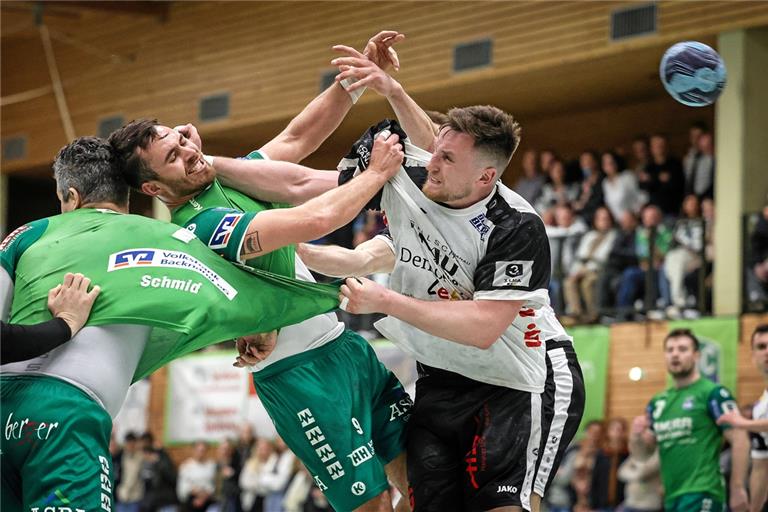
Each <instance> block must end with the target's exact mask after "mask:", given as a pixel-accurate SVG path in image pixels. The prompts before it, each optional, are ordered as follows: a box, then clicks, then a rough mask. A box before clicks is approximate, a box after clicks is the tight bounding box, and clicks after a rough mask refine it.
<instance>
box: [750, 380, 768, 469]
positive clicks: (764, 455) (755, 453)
mask: <svg viewBox="0 0 768 512" xmlns="http://www.w3.org/2000/svg"><path fill="white" fill-rule="evenodd" d="M752 419H755V420H768V389H766V390H765V391H763V396H761V397H760V400H758V401H757V403H756V404H755V405H754V407H753V408H752ZM749 435H750V438H751V440H752V458H753V459H768V432H750V434H749Z"/></svg>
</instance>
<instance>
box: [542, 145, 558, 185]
mask: <svg viewBox="0 0 768 512" xmlns="http://www.w3.org/2000/svg"><path fill="white" fill-rule="evenodd" d="M555 160H559V158H558V157H557V153H555V150H554V149H542V150H541V152H540V153H539V170H540V171H541V173H542V174H543V175H544V181H547V180H549V173H550V171H551V170H552V163H553V162H554V161H555Z"/></svg>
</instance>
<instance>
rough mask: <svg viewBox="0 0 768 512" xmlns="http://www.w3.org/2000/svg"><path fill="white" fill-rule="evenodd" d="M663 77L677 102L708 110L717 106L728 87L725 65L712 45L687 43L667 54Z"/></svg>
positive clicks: (667, 88)
mask: <svg viewBox="0 0 768 512" xmlns="http://www.w3.org/2000/svg"><path fill="white" fill-rule="evenodd" d="M659 76H661V83H663V84H664V88H665V89H666V90H667V92H668V93H669V94H671V95H672V97H673V98H675V99H676V100H677V101H679V102H680V103H682V104H683V105H688V106H689V107H705V106H707V105H711V104H712V103H714V102H715V100H717V97H718V96H720V93H721V92H722V91H723V88H724V87H725V78H726V73H725V64H723V59H721V58H720V55H718V53H717V52H716V51H715V50H713V49H712V48H710V47H709V46H707V45H705V44H703V43H699V42H697V41H685V42H683V43H677V44H676V45H674V46H671V47H670V48H669V49H668V50H667V51H666V52H664V57H662V59H661V64H660V65H659Z"/></svg>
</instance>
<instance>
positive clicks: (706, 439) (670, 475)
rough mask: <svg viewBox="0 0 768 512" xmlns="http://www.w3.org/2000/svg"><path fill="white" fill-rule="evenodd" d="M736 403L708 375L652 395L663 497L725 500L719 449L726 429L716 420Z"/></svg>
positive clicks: (650, 405)
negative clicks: (703, 495) (706, 495)
mask: <svg viewBox="0 0 768 512" xmlns="http://www.w3.org/2000/svg"><path fill="white" fill-rule="evenodd" d="M736 407H737V405H736V401H735V400H734V399H733V396H732V395H731V393H730V391H728V390H727V389H726V388H725V387H723V386H721V385H720V384H715V383H713V382H711V381H709V380H707V379H704V378H700V379H699V380H697V381H696V382H694V383H693V384H690V385H689V386H686V387H684V388H680V389H677V388H669V389H667V390H666V391H662V392H661V393H659V394H657V395H656V396H654V397H653V398H652V399H651V401H650V403H649V404H648V416H649V418H650V420H651V428H652V429H653V431H654V432H655V434H656V440H657V441H658V445H659V455H660V457H661V478H662V481H663V482H664V490H665V500H673V499H675V498H677V497H679V496H681V495H683V494H691V493H701V492H706V493H709V494H711V495H713V496H714V497H716V498H717V499H718V500H719V501H721V502H722V501H724V500H725V486H724V484H723V477H722V475H721V474H720V448H721V445H722V432H723V430H725V429H726V428H727V427H725V426H718V425H717V424H716V423H715V421H716V420H717V418H719V417H720V416H721V415H722V414H723V413H724V412H726V411H729V410H733V409H735V408H736Z"/></svg>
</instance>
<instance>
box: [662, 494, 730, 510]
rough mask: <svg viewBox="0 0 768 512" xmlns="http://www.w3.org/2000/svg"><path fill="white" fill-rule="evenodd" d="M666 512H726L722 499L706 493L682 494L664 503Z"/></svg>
mask: <svg viewBox="0 0 768 512" xmlns="http://www.w3.org/2000/svg"><path fill="white" fill-rule="evenodd" d="M664 510H665V512H725V503H723V501H721V500H720V498H718V497H716V496H714V495H712V494H708V493H705V492H692V493H688V494H681V495H680V496H678V497H676V498H672V499H671V500H665V501H664Z"/></svg>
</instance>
